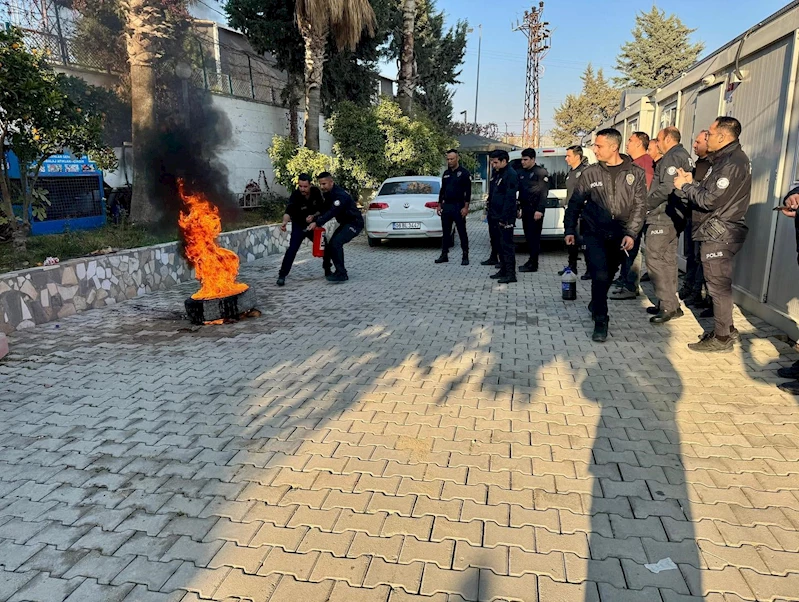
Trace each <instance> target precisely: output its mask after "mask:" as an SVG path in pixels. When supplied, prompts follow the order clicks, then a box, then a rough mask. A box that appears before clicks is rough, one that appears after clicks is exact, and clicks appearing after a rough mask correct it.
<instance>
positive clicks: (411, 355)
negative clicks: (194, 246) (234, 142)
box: [0, 219, 799, 602]
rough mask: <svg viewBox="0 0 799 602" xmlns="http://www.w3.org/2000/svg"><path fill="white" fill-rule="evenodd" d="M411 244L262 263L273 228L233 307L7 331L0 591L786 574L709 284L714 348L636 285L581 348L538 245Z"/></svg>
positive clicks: (758, 406) (786, 452) (678, 579)
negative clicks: (338, 269)
mask: <svg viewBox="0 0 799 602" xmlns="http://www.w3.org/2000/svg"><path fill="white" fill-rule="evenodd" d="M469 227H470V230H471V234H472V235H473V236H472V245H473V247H474V249H473V253H474V254H475V257H478V256H481V254H482V253H483V252H486V251H487V236H486V230H485V225H484V224H483V223H481V222H480V221H479V220H477V219H471V220H470V226H469ZM436 254H437V250H434V249H433V248H432V246H431V247H429V248H428V247H424V245H421V246H419V245H405V244H392V245H383V246H381V248H378V249H372V248H369V247H367V246H366V244H365V241H364V240H363V239H362V238H361V239H358V240H356V241H354V242H353V243H352V244H351V245H348V248H347V258H348V264H350V263H351V266H352V267H351V276H350V277H351V281H350V282H348V283H347V284H346V285H344V286H342V287H330V286H327V284H326V283H324V282H323V281H322V280H321V279H320V278H319V275H320V270H319V265H318V261H317V260H315V259H312V258H311V257H310V256H309V255H308V254H307V252H305V251H303V253H302V254H301V255H300V256H299V257H298V262H297V265H295V268H294V270H293V271H292V274H291V277H290V278H289V280H288V284H287V286H286V287H284V288H281V289H277V288H275V287H274V285H273V277H274V275H273V273H274V271H275V269H276V266H277V264H278V263H279V261H280V257H279V256H275V257H271V258H267V259H265V260H262V261H260V262H258V263H256V264H252V265H244V266H243V267H242V280H243V281H246V282H248V283H249V284H251V286H254V287H255V289H256V290H257V291H258V293H259V295H260V296H261V299H262V305H263V307H262V309H264V314H263V316H262V317H261V318H260V319H253V320H245V321H242V322H239V323H236V324H230V325H222V326H215V327H206V328H200V329H197V328H186V326H187V324H186V323H185V322H184V321H183V319H182V317H181V316H180V314H179V312H181V311H182V304H183V300H184V298H185V297H186V296H188V295H189V294H190V293H191V292H193V291H194V290H196V285H195V284H193V283H188V284H185V285H181V286H178V287H175V288H174V289H171V290H168V291H163V292H159V293H156V294H151V295H147V296H145V297H141V298H139V299H137V300H135V301H131V302H128V303H121V304H117V305H115V306H113V307H109V308H107V309H104V310H98V311H89V312H85V313H82V314H79V315H76V316H72V317H70V318H67V319H65V320H63V321H61V322H60V323H59V328H54V325H53V324H46V325H42V326H40V327H37V328H34V329H32V330H30V331H25V332H19V333H15V334H14V335H13V336H12V356H11V358H10V360H11V361H10V362H9V361H7V362H4V363H0V419H1V420H2V423H3V425H4V429H3V433H2V435H0V540H2V543H1V544H0V571H2V573H0V600H2V601H5V600H7V599H9V598H11V597H13V596H17V598H16V599H19V600H22V599H25V600H27V599H29V598H28V597H27V596H30V599H36V598H42V599H45V598H48V597H49V598H53V597H58V596H60V597H58V599H64V598H67V597H68V596H71V597H68V599H69V600H70V601H71V600H75V599H87V600H89V599H94V598H97V599H107V600H124V601H125V602H132V601H133V602H177V601H178V600H182V601H183V602H197V601H198V600H202V599H211V598H213V599H218V600H228V601H233V600H237V601H238V600H241V599H253V600H259V599H260V600H266V599H267V598H268V597H269V596H270V595H271V598H270V602H271V601H272V600H275V601H277V602H282V601H283V600H296V599H301V600H303V602H314V601H315V600H325V601H327V600H330V601H336V600H347V601H348V602H349V601H350V600H352V601H353V602H356V601H359V600H368V601H369V602H387V601H388V602H416V601H417V600H422V601H424V602H475V601H479V600H485V599H496V600H502V599H504V600H509V599H510V600H513V599H519V600H524V602H541V601H546V602H551V601H554V602H558V601H560V600H563V601H567V600H568V601H569V602H572V601H574V600H579V601H580V602H591V601H594V600H598V599H599V598H600V596H601V598H602V600H603V602H605V601H607V600H612V601H613V602H627V601H628V600H646V601H647V602H650V601H658V600H661V601H662V602H689V601H691V602H693V601H697V602H698V600H699V599H701V598H700V597H703V598H704V599H706V600H707V602H740V601H741V600H752V599H755V598H756V597H758V598H761V599H775V600H779V599H780V598H782V599H784V600H790V599H792V596H793V594H794V593H795V591H796V590H797V589H799V586H796V585H795V584H794V581H795V579H794V577H795V576H796V575H799V565H798V564H797V561H796V559H795V556H796V555H797V553H799V485H797V478H799V474H798V471H797V469H796V461H797V460H799V454H798V453H797V452H796V451H795V450H796V448H797V445H799V404H797V403H796V401H795V399H792V398H789V397H786V396H784V395H783V394H781V393H779V392H778V391H777V390H776V389H775V388H774V386H773V383H774V382H775V379H774V378H773V372H774V370H775V369H776V366H777V365H787V364H788V363H790V362H791V361H793V360H794V359H796V355H795V353H794V352H792V351H791V350H790V349H789V348H788V347H787V345H785V343H783V342H782V340H781V339H779V338H777V337H778V335H779V333H778V332H777V331H776V330H775V329H773V328H771V327H767V326H765V325H764V324H763V323H762V322H760V321H758V320H757V319H755V318H749V317H747V316H743V315H741V314H740V312H736V324H737V326H738V328H739V330H741V332H742V333H743V342H742V344H741V345H740V347H739V348H737V349H736V353H735V354H730V355H726V356H723V357H697V356H695V355H694V354H692V353H690V352H689V351H688V350H687V349H686V348H685V343H687V342H690V341H693V340H695V337H696V335H697V334H698V332H700V331H701V327H700V324H698V323H697V321H696V320H695V319H694V318H693V317H692V316H691V315H690V314H687V315H686V316H685V317H684V318H683V319H681V320H679V321H674V322H672V323H670V324H669V328H668V329H663V328H655V327H652V326H650V325H649V324H648V322H647V321H646V315H645V312H644V311H643V307H644V306H645V305H646V300H644V299H641V300H640V301H631V302H627V303H624V304H619V305H614V306H613V307H612V308H611V311H612V316H611V338H610V340H609V341H608V343H607V344H606V345H604V346H597V345H594V344H592V343H591V342H590V341H589V340H588V336H587V335H588V334H590V327H591V325H590V316H588V314H587V312H586V311H585V302H586V293H587V288H586V287H584V286H583V285H582V283H580V284H579V285H578V288H579V292H578V294H579V300H578V302H577V303H568V302H563V301H561V300H560V295H559V285H560V281H559V278H558V277H557V276H556V275H555V272H556V270H557V269H558V268H559V267H560V264H561V263H562V261H563V259H564V257H563V256H562V255H559V254H556V253H551V252H549V251H547V252H546V253H545V254H544V255H543V256H542V269H541V270H540V271H539V272H538V273H536V274H520V281H519V283H517V284H515V285H510V286H504V285H496V283H494V282H493V281H489V280H488V279H487V277H486V276H487V272H488V270H486V269H485V268H483V267H482V266H479V265H477V263H478V262H474V263H475V265H471V266H469V267H468V268H464V267H461V266H458V265H456V264H454V263H453V264H445V265H435V264H433V263H432V259H433V258H434V256H435V255H436ZM400 266H401V267H400ZM395 268H397V269H395ZM388 270H391V273H392V274H393V277H392V278H391V279H386V278H385V274H386V273H387V271H388ZM647 287H648V285H647ZM647 290H649V289H648V288H647ZM442 294H446V295H447V299H448V300H449V301H450V302H449V304H448V305H446V307H443V308H442V307H439V306H437V305H431V304H430V299H438V298H441V295H442ZM420 308H425V309H424V313H423V314H420V313H419V312H420ZM309 322H312V323H314V324H315V328H314V329H313V331H309V330H308V329H307V323H309ZM778 353H779V354H781V355H780V358H779V361H780V363H779V364H777V363H776V360H777V358H778ZM98 358H99V359H98ZM43 384H44V385H48V386H45V387H44V388H43V387H42V385H43ZM665 557H670V558H672V560H673V561H675V562H676V563H677V564H678V565H679V570H678V571H665V572H663V573H660V574H659V575H655V574H653V573H651V572H650V571H648V570H647V569H645V568H643V565H644V564H645V563H647V562H657V561H658V560H661V559H662V558H665ZM23 571H24V572H23ZM170 571H173V572H171V574H165V573H168V572H170ZM309 579H310V580H311V581H312V582H308V580H309ZM165 580H166V582H165V583H164V581H165ZM316 582H318V583H316ZM112 583H117V584H119V585H112ZM73 586H74V587H73ZM148 587H149V588H150V589H148ZM156 587H157V588H158V589H160V591H154V588H156ZM24 588H28V589H27V590H25V589H24ZM70 588H71V589H70ZM26 591H27V592H28V593H26ZM30 592H32V593H30ZM49 598H48V599H49Z"/></svg>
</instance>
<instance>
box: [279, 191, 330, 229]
mask: <svg viewBox="0 0 799 602" xmlns="http://www.w3.org/2000/svg"><path fill="white" fill-rule="evenodd" d="M324 205H325V200H324V198H322V191H321V190H319V189H318V188H317V187H316V186H311V194H310V196H309V197H308V198H305V196H303V194H302V193H301V192H300V191H299V190H295V191H294V192H292V193H291V196H290V197H289V202H288V205H286V214H287V215H288V216H289V217H290V218H291V222H292V223H293V224H302V225H303V227H305V226H307V225H308V224H307V222H306V221H305V218H307V217H308V216H309V215H316V214H318V213H322V212H323V210H324Z"/></svg>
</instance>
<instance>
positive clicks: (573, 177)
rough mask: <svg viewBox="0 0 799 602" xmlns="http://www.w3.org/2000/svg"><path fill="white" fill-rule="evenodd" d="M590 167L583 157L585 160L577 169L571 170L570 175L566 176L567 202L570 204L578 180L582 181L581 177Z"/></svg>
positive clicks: (584, 159)
mask: <svg viewBox="0 0 799 602" xmlns="http://www.w3.org/2000/svg"><path fill="white" fill-rule="evenodd" d="M586 167H588V159H586V158H585V157H583V160H582V161H581V162H580V164H579V165H578V166H577V167H575V168H574V169H569V173H568V174H566V202H567V203H568V202H569V199H570V198H572V194H574V189H575V187H576V186H577V180H579V179H580V176H581V175H582V174H583V172H584V171H585V168H586Z"/></svg>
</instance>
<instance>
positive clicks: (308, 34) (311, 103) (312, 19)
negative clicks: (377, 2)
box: [296, 0, 377, 151]
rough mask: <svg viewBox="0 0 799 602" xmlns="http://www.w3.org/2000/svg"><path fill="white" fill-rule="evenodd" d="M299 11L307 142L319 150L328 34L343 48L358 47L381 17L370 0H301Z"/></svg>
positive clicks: (372, 33)
mask: <svg viewBox="0 0 799 602" xmlns="http://www.w3.org/2000/svg"><path fill="white" fill-rule="evenodd" d="M296 14H297V27H298V28H299V30H300V35H301V36H302V39H303V41H304V43H305V146H307V147H308V148H310V149H311V150H315V151H318V150H319V116H320V115H321V114H322V74H323V73H324V68H325V50H326V49H327V40H328V36H332V38H333V40H334V41H335V44H336V46H337V48H338V49H339V50H342V49H345V48H347V49H349V50H351V51H354V50H355V48H356V47H357V46H358V42H359V41H360V40H361V36H362V35H363V33H364V31H365V32H366V33H367V35H369V36H372V35H374V33H375V28H376V26H377V19H376V18H375V12H374V10H372V7H371V5H370V4H369V2H368V0H337V1H336V2H329V1H327V0H297V6H296Z"/></svg>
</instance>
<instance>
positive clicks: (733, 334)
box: [730, 326, 741, 343]
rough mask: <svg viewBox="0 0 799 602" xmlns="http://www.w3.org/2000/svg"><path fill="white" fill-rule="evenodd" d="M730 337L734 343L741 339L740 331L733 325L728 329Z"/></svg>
mask: <svg viewBox="0 0 799 602" xmlns="http://www.w3.org/2000/svg"><path fill="white" fill-rule="evenodd" d="M730 338H731V339H732V340H733V342H735V343H738V342H740V340H741V333H740V332H738V329H737V328H735V326H733V327H732V330H730Z"/></svg>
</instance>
